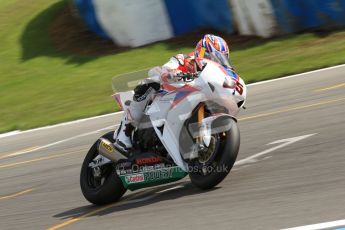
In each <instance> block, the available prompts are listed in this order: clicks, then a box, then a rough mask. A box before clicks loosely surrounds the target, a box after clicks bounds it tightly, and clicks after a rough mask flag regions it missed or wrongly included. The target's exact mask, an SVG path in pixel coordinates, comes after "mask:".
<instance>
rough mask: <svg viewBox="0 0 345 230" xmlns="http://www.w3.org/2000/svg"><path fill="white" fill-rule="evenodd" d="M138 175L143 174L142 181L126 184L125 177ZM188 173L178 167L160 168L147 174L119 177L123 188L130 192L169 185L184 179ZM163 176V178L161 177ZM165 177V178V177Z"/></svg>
mask: <svg viewBox="0 0 345 230" xmlns="http://www.w3.org/2000/svg"><path fill="white" fill-rule="evenodd" d="M138 174H144V178H145V179H144V181H142V182H137V183H128V182H127V179H126V178H127V177H128V176H135V175H138ZM187 174H188V173H186V172H185V171H183V170H182V169H181V168H180V167H178V166H175V167H170V168H161V169H157V170H152V171H147V172H138V173H133V174H126V175H122V176H120V178H121V181H122V183H123V186H124V187H125V188H127V189H129V190H131V191H133V190H136V189H141V188H146V187H152V186H157V185H161V184H166V183H171V182H174V181H178V180H180V179H182V178H184V177H185V176H186V175H187ZM155 175H160V177H158V176H157V177H156V178H155ZM162 175H163V176H162ZM165 175H166V176H165Z"/></svg>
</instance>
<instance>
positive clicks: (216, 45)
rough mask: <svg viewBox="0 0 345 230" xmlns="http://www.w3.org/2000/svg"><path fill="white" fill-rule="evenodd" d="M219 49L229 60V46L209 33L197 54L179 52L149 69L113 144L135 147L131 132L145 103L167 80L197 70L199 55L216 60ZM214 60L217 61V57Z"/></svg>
mask: <svg viewBox="0 0 345 230" xmlns="http://www.w3.org/2000/svg"><path fill="white" fill-rule="evenodd" d="M214 51H218V52H221V53H223V54H225V56H226V58H227V59H229V47H228V45H227V43H226V42H225V40H224V39H223V38H221V37H219V36H215V35H212V34H206V35H204V37H203V38H202V39H201V40H200V41H199V42H198V44H197V45H196V48H195V51H194V53H191V54H188V55H183V54H177V55H175V56H173V57H172V58H170V60H169V61H168V62H167V63H166V64H164V65H163V66H162V67H155V68H153V69H151V70H150V71H149V72H148V76H149V78H147V79H145V80H143V81H142V82H141V83H140V84H139V85H138V86H137V87H136V88H135V89H134V96H133V101H131V104H130V106H129V109H128V110H127V111H124V116H123V119H122V122H121V124H120V126H119V128H118V129H117V130H116V131H115V132H114V139H115V143H114V146H115V147H116V148H117V149H118V150H119V151H121V152H123V153H127V152H128V151H129V150H130V149H131V148H132V142H131V138H130V135H131V133H132V130H133V128H134V127H133V125H137V124H138V123H139V122H140V120H141V118H142V117H143V115H144V109H145V107H146V105H147V104H148V103H149V102H150V101H151V100H152V99H153V96H154V94H155V93H156V92H157V91H158V90H159V89H160V88H161V85H162V84H164V83H171V82H176V81H178V80H180V79H179V77H178V76H179V74H181V73H195V72H196V71H197V62H196V61H195V59H197V58H207V59H211V60H212V59H213V58H212V55H210V53H212V52H214ZM213 61H217V60H214V59H213Z"/></svg>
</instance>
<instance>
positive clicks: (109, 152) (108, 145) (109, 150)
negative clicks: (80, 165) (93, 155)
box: [98, 138, 127, 163]
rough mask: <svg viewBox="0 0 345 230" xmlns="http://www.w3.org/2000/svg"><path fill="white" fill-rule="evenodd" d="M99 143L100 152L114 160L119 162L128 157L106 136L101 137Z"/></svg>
mask: <svg viewBox="0 0 345 230" xmlns="http://www.w3.org/2000/svg"><path fill="white" fill-rule="evenodd" d="M99 140H100V141H99V145H98V153H99V154H100V155H102V156H104V157H106V158H108V159H109V160H111V161H113V162H115V163H116V162H118V161H119V160H122V159H127V157H126V156H125V155H123V154H122V153H120V152H119V151H118V150H116V149H115V147H114V145H113V143H112V142H111V141H109V140H107V139H105V138H100V139H99Z"/></svg>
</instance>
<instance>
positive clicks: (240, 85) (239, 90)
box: [235, 81, 243, 95]
mask: <svg viewBox="0 0 345 230" xmlns="http://www.w3.org/2000/svg"><path fill="white" fill-rule="evenodd" d="M235 89H236V91H237V92H238V94H239V95H242V94H243V85H242V84H241V83H240V81H237V83H236V86H235Z"/></svg>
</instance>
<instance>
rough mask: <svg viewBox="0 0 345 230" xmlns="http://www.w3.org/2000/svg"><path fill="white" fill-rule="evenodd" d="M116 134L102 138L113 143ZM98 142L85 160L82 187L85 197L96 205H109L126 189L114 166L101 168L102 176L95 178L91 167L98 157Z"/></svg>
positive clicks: (81, 176) (82, 171) (108, 165)
mask: <svg viewBox="0 0 345 230" xmlns="http://www.w3.org/2000/svg"><path fill="white" fill-rule="evenodd" d="M113 134H114V132H109V133H107V134H105V135H104V136H102V137H103V138H106V139H108V140H110V141H112V142H114V139H113ZM97 146H98V141H96V143H94V144H93V145H92V147H91V148H90V150H89V152H88V153H87V154H86V157H85V159H84V162H83V165H82V168H81V172H80V187H81V191H82V193H83V195H84V197H85V198H86V199H87V200H88V201H89V202H91V203H93V204H96V205H102V204H108V203H112V202H115V201H118V200H119V199H120V198H121V197H122V196H123V194H124V193H125V192H126V189H125V188H124V187H123V184H122V181H121V179H120V178H119V176H118V175H117V173H116V169H115V165H114V164H106V165H103V166H101V167H100V175H99V176H97V177H95V175H94V173H93V169H92V168H91V167H89V164H90V163H91V162H92V160H93V159H94V158H95V157H96V156H97V155H98V150H97Z"/></svg>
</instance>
